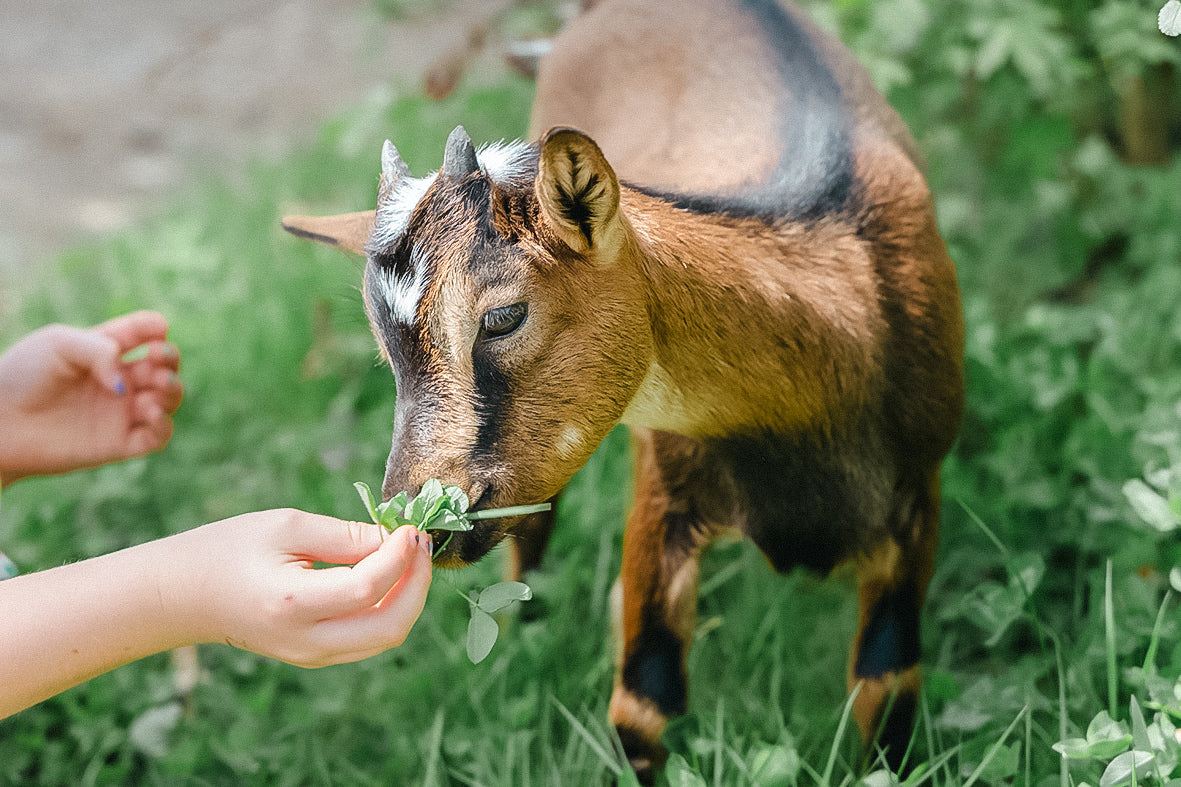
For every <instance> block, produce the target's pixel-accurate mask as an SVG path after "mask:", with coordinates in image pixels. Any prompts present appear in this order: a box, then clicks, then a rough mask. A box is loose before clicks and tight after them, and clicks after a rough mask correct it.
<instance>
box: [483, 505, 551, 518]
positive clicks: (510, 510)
mask: <svg viewBox="0 0 1181 787" xmlns="http://www.w3.org/2000/svg"><path fill="white" fill-rule="evenodd" d="M549 510H550V504H549V503H534V504H533V505H528V506H509V507H507V508H488V509H485V510H483V511H468V512H467V513H465V514H464V515H463V516H464V518H466V519H500V518H501V517H506V516H525V515H526V514H538V513H541V512H542V511H549Z"/></svg>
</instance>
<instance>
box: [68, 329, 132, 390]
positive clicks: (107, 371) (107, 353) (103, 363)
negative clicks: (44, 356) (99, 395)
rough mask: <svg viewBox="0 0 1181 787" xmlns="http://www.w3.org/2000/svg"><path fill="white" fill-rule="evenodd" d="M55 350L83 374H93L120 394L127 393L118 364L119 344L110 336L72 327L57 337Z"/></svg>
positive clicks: (103, 384) (107, 386) (105, 385)
mask: <svg viewBox="0 0 1181 787" xmlns="http://www.w3.org/2000/svg"><path fill="white" fill-rule="evenodd" d="M54 349H55V351H56V352H57V354H58V357H59V358H61V359H62V360H63V361H64V362H65V363H66V364H68V365H69V366H70V367H71V368H73V369H74V371H75V372H77V373H78V374H80V375H90V376H91V377H93V378H94V379H95V380H97V381H98V382H99V384H100V385H102V386H103V387H104V388H107V389H109V390H111V391H113V392H115V393H117V394H119V395H122V394H124V393H126V392H127V386H126V383H124V381H123V373H122V368H121V366H120V363H119V345H118V343H117V342H116V341H115V340H114V339H112V338H111V337H109V336H104V335H103V334H101V333H99V332H97V331H93V330H86V329H82V328H70V329H68V330H66V331H63V332H61V333H59V334H57V336H56V337H55V344H54Z"/></svg>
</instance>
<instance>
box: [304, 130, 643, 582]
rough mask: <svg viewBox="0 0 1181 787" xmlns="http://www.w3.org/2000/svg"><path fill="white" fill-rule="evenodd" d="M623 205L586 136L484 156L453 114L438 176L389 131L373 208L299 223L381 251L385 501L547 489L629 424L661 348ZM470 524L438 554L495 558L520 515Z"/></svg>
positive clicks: (520, 497) (372, 275)
mask: <svg viewBox="0 0 1181 787" xmlns="http://www.w3.org/2000/svg"><path fill="white" fill-rule="evenodd" d="M619 203H620V190H619V182H618V180H617V179H616V177H615V174H614V172H613V171H612V170H611V167H610V166H609V165H608V163H607V161H606V160H605V159H604V158H603V155H602V153H601V152H600V150H599V148H598V146H597V145H595V143H594V142H593V141H592V140H591V139H590V138H588V137H586V136H585V135H583V134H582V133H580V132H577V131H574V130H572V129H553V130H551V131H550V132H549V133H548V134H546V135H545V137H544V138H543V139H542V140H541V142H540V143H538V145H536V146H530V145H524V144H521V143H514V144H509V145H496V146H492V147H488V148H484V149H482V150H480V151H478V152H477V151H476V149H475V148H474V146H473V145H472V142H471V140H470V139H469V138H468V136H467V134H466V133H465V132H464V131H463V129H462V128H457V129H456V130H455V131H454V132H453V133H452V134H451V137H450V138H449V139H448V141H447V147H446V151H445V154H444V158H443V164H442V167H441V168H440V170H439V171H438V172H437V173H435V174H432V175H430V176H428V177H425V178H414V177H412V176H411V175H410V172H409V169H408V168H407V166H406V165H405V163H404V162H403V161H402V160H401V158H400V157H399V155H398V153H397V151H396V150H395V149H394V147H393V145H391V144H390V143H389V142H387V143H386V145H385V148H384V149H383V151H382V176H381V185H380V189H379V194H378V205H377V210H376V212H375V213H369V214H349V215H346V216H343V217H335V218H329V219H321V220H316V221H312V220H301V219H289V220H288V222H287V226H288V229H290V230H292V231H293V232H295V233H296V234H301V235H304V236H306V237H311V238H313V239H317V240H321V241H325V242H328V243H331V244H333V245H340V246H343V247H346V248H350V249H353V250H355V251H363V253H365V254H366V256H367V257H368V264H367V265H366V268H365V275H364V287H363V293H364V300H365V308H366V310H367V312H368V315H369V320H370V323H371V326H372V328H373V332H374V334H375V336H376V338H377V342H378V345H379V347H380V349H381V352H382V354H383V355H384V356H385V358H386V359H387V360H388V361H389V363H390V366H391V368H392V369H393V373H394V378H395V381H396V385H397V400H396V405H395V412H394V433H393V444H392V449H391V451H390V455H389V460H388V462H387V464H386V475H385V482H384V484H383V488H382V491H383V493H384V495H385V496H386V497H387V498H388V497H390V496H392V495H393V494H396V493H397V492H398V491H400V490H403V489H407V490H410V491H411V492H412V493H413V492H415V491H417V490H418V488H419V487H420V486H421V485H422V484H423V483H424V482H425V481H426V480H427V479H429V478H439V479H440V480H442V481H443V482H444V483H451V484H455V485H457V486H459V487H461V488H463V489H464V490H465V491H466V492H467V493H468V495H469V497H470V498H471V500H472V502H473V508H491V507H496V506H504V505H516V504H523V503H532V502H538V501H541V500H545V499H547V498H549V497H551V496H552V495H554V494H556V493H557V492H558V491H559V490H560V489H561V488H562V487H563V486H564V485H565V484H566V482H567V481H569V480H570V478H571V477H572V476H573V475H574V473H575V472H576V471H577V470H578V469H579V468H580V467H581V466H582V465H583V463H585V462H586V460H587V458H588V457H589V456H590V455H591V453H592V452H593V451H594V449H595V448H596V446H597V445H598V444H599V442H600V441H601V440H602V439H603V437H604V436H605V435H606V434H607V433H608V432H609V431H610V429H611V428H612V426H614V425H615V424H616V423H617V422H618V421H619V419H620V417H621V415H622V414H623V412H624V410H625V408H626V407H627V404H628V402H629V401H630V399H631V397H632V395H633V394H634V392H635V391H636V389H637V388H638V386H639V384H640V382H641V380H642V379H643V377H644V375H645V373H646V372H647V370H648V366H649V358H650V356H651V345H652V339H651V334H650V330H649V328H648V325H649V323H648V319H647V307H646V301H645V295H644V292H645V290H644V288H643V287H642V286H640V284H639V277H638V269H637V267H636V266H635V265H634V264H633V258H634V256H635V252H634V249H635V239H634V236H633V234H632V232H631V230H630V229H629V228H628V226H627V223H626V221H625V220H624V218H623V216H622V215H621V214H620V210H619ZM474 524H475V529H473V530H472V531H469V532H464V533H457V534H455V537H454V538H452V540H451V542H450V544H449V546H448V547H447V548H446V549H445V550H444V551H443V552H442V553H441V554H439V555H438V556H437V561H438V562H439V563H440V564H441V565H459V564H463V563H468V562H471V561H474V560H476V559H478V558H480V557H482V556H483V555H484V554H485V553H486V552H487V551H488V550H489V549H491V548H492V547H493V546H494V545H496V544H497V543H498V542H499V541H501V540H502V539H503V538H504V537H505V536H506V535H510V534H511V531H512V527H513V525H514V524H515V521H514V520H477V521H476V522H475V523H474Z"/></svg>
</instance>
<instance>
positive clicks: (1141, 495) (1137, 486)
mask: <svg viewBox="0 0 1181 787" xmlns="http://www.w3.org/2000/svg"><path fill="white" fill-rule="evenodd" d="M1123 492H1124V497H1126V498H1127V499H1128V502H1129V503H1131V505H1132V508H1133V509H1135V511H1136V514H1137V515H1138V516H1139V517H1140V519H1142V520H1143V521H1144V522H1145V523H1146V524H1148V525H1150V526H1151V527H1152V528H1153V529H1154V530H1156V531H1157V532H1160V533H1170V532H1172V531H1174V530H1176V529H1177V528H1178V527H1181V519H1178V518H1177V515H1176V514H1174V513H1173V510H1172V509H1171V508H1170V507H1169V501H1168V500H1166V499H1165V498H1164V496H1162V495H1161V494H1159V493H1158V492H1157V491H1156V490H1154V489H1153V488H1152V487H1150V486H1149V485H1148V484H1146V483H1144V482H1143V481H1141V480H1140V479H1138V478H1135V479H1132V480H1131V481H1128V482H1127V483H1126V484H1124V487H1123Z"/></svg>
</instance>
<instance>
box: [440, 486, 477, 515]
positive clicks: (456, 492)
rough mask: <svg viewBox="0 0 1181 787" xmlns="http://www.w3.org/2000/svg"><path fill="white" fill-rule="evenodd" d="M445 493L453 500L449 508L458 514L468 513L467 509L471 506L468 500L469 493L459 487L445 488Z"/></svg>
mask: <svg viewBox="0 0 1181 787" xmlns="http://www.w3.org/2000/svg"><path fill="white" fill-rule="evenodd" d="M443 493H444V494H446V495H447V497H448V498H449V499H450V500H451V504H450V506H449V508H450V509H451V510H452V511H454V512H455V513H456V514H465V513H467V508H468V506H469V505H471V501H469V500H468V498H467V493H466V492H464V491H463V490H462V489H460V488H459V487H457V486H445V487H443Z"/></svg>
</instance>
